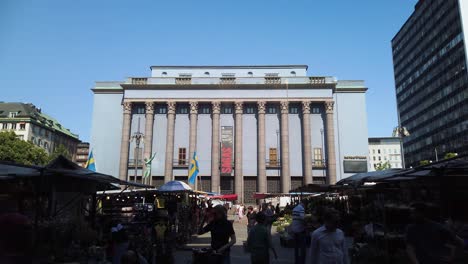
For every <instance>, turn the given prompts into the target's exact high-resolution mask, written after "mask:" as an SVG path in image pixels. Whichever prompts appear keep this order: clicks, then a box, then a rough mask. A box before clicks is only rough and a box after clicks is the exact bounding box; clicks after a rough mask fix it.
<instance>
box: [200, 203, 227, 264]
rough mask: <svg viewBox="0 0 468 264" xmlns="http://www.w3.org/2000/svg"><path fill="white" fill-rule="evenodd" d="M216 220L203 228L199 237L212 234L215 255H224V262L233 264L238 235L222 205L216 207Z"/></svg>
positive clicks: (212, 246)
mask: <svg viewBox="0 0 468 264" xmlns="http://www.w3.org/2000/svg"><path fill="white" fill-rule="evenodd" d="M214 212H215V218H214V220H213V222H211V223H209V224H208V225H207V226H205V227H203V228H202V229H201V230H200V232H199V233H198V234H199V235H202V234H204V233H208V232H211V248H212V249H213V250H214V253H217V254H222V256H223V262H222V263H226V264H229V263H231V247H232V246H233V245H234V244H236V234H235V233H234V228H233V226H232V223H231V222H230V221H228V220H227V215H226V211H225V209H224V207H223V206H222V205H217V206H215V207H214Z"/></svg>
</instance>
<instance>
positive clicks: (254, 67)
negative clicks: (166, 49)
mask: <svg viewBox="0 0 468 264" xmlns="http://www.w3.org/2000/svg"><path fill="white" fill-rule="evenodd" d="M297 68H304V69H306V70H307V69H308V68H309V66H307V65H304V64H291V65H253V66H252V65H230V66H222V65H217V66H206V65H205V66H194V65H191V66H182V65H167V66H165V65H153V66H150V69H151V70H152V69H297Z"/></svg>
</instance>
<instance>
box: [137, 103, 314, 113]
mask: <svg viewBox="0 0 468 264" xmlns="http://www.w3.org/2000/svg"><path fill="white" fill-rule="evenodd" d="M145 112H146V111H145V106H144V105H136V106H135V107H133V114H145ZM189 112H190V107H189V105H179V106H177V109H176V113H177V114H188V113H189ZM300 112H301V106H299V105H291V106H290V107H289V113H290V114H299V113H300ZM155 113H156V114H167V107H166V106H164V105H158V106H156V108H155ZM198 113H199V114H211V113H212V108H211V105H209V104H206V105H200V106H199V107H198ZM233 113H234V106H232V105H225V106H222V107H221V114H233ZM243 113H244V114H256V113H257V106H256V105H245V106H244V107H243ZM266 113H267V114H278V113H280V109H279V106H278V105H268V106H267V107H266ZM311 113H312V114H321V113H322V108H321V107H312V108H311Z"/></svg>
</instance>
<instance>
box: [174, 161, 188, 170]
mask: <svg viewBox="0 0 468 264" xmlns="http://www.w3.org/2000/svg"><path fill="white" fill-rule="evenodd" d="M189 165H190V161H189V160H188V159H173V160H172V167H174V168H188V167H189Z"/></svg>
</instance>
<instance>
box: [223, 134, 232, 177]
mask: <svg viewBox="0 0 468 264" xmlns="http://www.w3.org/2000/svg"><path fill="white" fill-rule="evenodd" d="M232 135H233V129H232V126H222V127H221V176H231V175H232V142H233V139H232Z"/></svg>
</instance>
